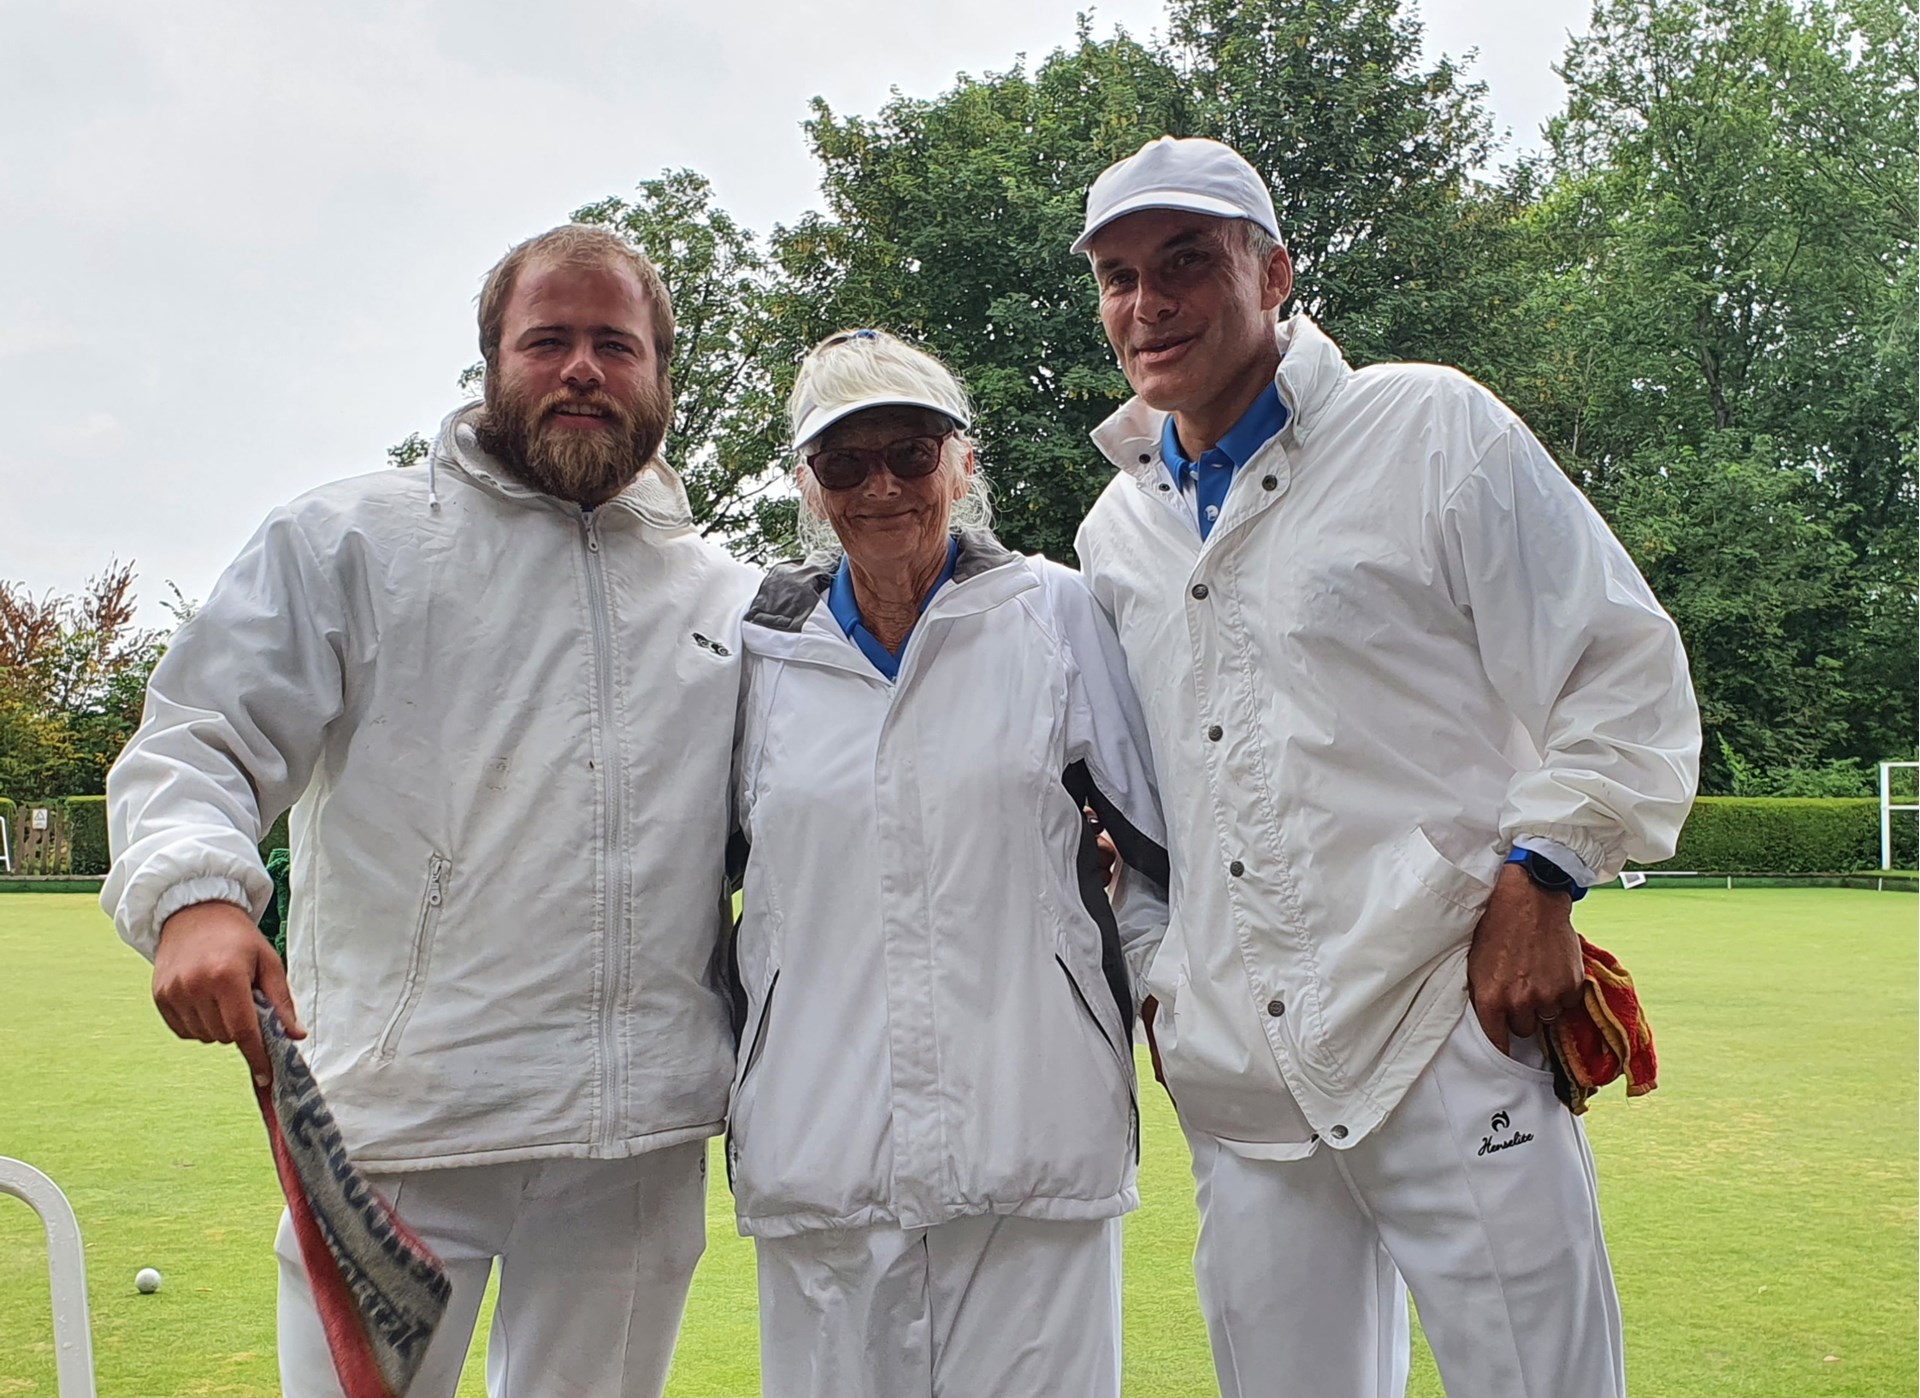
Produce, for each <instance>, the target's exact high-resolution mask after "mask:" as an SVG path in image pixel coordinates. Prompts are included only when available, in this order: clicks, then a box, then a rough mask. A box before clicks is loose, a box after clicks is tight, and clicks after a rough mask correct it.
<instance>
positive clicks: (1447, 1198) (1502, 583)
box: [1074, 138, 1700, 1398]
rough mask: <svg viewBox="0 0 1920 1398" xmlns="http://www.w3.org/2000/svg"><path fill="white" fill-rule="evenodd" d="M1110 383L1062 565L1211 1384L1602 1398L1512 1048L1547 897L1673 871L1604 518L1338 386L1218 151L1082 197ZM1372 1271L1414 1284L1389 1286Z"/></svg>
mask: <svg viewBox="0 0 1920 1398" xmlns="http://www.w3.org/2000/svg"><path fill="white" fill-rule="evenodd" d="M1074 250H1075V251H1076V252H1081V251H1084V252H1086V253H1087V254H1088V255H1089V257H1090V259H1091V261H1092V265H1093V272H1094V277H1095V279H1096V281H1097V282H1098V284H1099V293H1100V312H1101V317H1102V320H1103V322H1104V324H1105V327H1106V331H1107V336H1108V338H1109V340H1110V341H1111V342H1112V344H1113V347H1114V352H1115V354H1116V355H1117V356H1118V357H1119V361H1120V366H1121V368H1122V369H1123V370H1124V371H1125V372H1126V375H1127V378H1128V381H1129V382H1130V383H1131V384H1132V386H1133V388H1134V390H1135V392H1136V394H1137V395H1138V396H1136V397H1135V398H1134V399H1132V400H1131V401H1130V402H1128V403H1127V404H1126V405H1125V406H1124V407H1123V408H1121V409H1120V410H1119V411H1118V412H1117V413H1115V414H1114V415H1113V416H1112V417H1111V418H1110V419H1108V421H1107V422H1105V423H1104V424H1102V425H1101V427H1100V428H1099V429H1098V430H1097V431H1096V432H1095V433H1094V440H1095V441H1096V442H1097V443H1098V444H1099V446H1100V448H1101V450H1102V451H1103V452H1105V453H1106V455H1107V456H1108V458H1109V459H1110V460H1112V462H1113V463H1114V464H1115V465H1116V466H1117V467H1119V468H1120V469H1119V473H1118V475H1116V476H1115V478H1114V480H1113V481H1112V483H1111V484H1110V485H1109V486H1108V487H1107V489H1106V491H1105V492H1104V493H1103V494H1102V496H1101V497H1100V500H1099V501H1098V502H1097V503H1096V504H1095V506H1094V508H1093V510H1092V511H1091V512H1090V513H1089V515H1088V516H1087V520H1086V523H1085V524H1084V525H1083V526H1082V528H1081V531H1080V534H1079V538H1078V541H1077V547H1078V550H1079V554H1080V559H1081V563H1082V565H1083V566H1084V567H1085V569H1086V570H1087V574H1088V577H1089V579H1090V580H1091V582H1092V585H1093V588H1094V592H1095V595H1096V596H1097V597H1098V598H1099V599H1100V601H1101V603H1102V605H1103V606H1104V607H1105V608H1106V609H1107V611H1108V612H1109V613H1110V614H1111V616H1112V617H1113V619H1114V622H1115V624H1116V625H1117V627H1118V629H1119V634H1120V638H1121V642H1122V645H1123V646H1124V648H1125V650H1126V653H1127V661H1128V666H1129V669H1130V671H1131V674H1132V678H1133V682H1134V685H1135V687H1136V688H1137V689H1138V690H1139V693H1140V696H1141V699H1142V701H1143V703H1144V706H1145V708H1146V712H1147V719H1148V724H1149V727H1150V730H1151V733H1152V738H1153V749H1154V755H1155V760H1156V763H1157V765H1158V766H1159V767H1160V776H1161V782H1162V794H1163V797H1164V800H1165V804H1166V816H1167V825H1168V831H1169V846H1170V849H1171V852H1172V857H1173V870H1172V888H1173V902H1174V906H1173V918H1172V925H1171V927H1170V928H1169V930H1168V932H1167V936H1166V940H1165V943H1164V944H1163V947H1162V950H1161V951H1160V953H1159V954H1158V956H1157V958H1156V959H1155V961H1154V962H1153V964H1152V967H1151V969H1150V971H1149V973H1148V977H1147V987H1146V989H1147V991H1148V993H1149V994H1151V995H1152V996H1153V997H1154V1001H1155V1002H1156V1014H1155V1017H1154V1018H1153V1019H1152V1020H1150V1021H1149V1022H1150V1025H1151V1028H1152V1031H1153V1033H1154V1035H1155V1038H1156V1041H1157V1049H1158V1054H1159V1058H1160V1061H1161V1063H1162V1065H1163V1071H1164V1075H1165V1081H1166V1084H1167V1087H1168V1090H1169V1092H1170V1093H1171V1094H1172V1096H1173V1099H1174V1102H1175V1104H1176V1106H1177V1108H1178V1110H1179V1113H1180V1118H1181V1122H1182V1125H1183V1127H1184V1129H1185V1131H1186V1133H1187V1136H1188V1139H1189V1142H1190V1145H1191V1147H1192V1151H1193V1162H1194V1178H1195V1181H1196V1184H1197V1186H1198V1194H1199V1205H1200V1215H1201V1223H1200V1240H1199V1246H1198V1248H1197V1250H1196V1254H1195V1259H1194V1266H1195V1271H1196V1274H1197V1278H1198V1282H1199V1291H1200V1299H1201V1304H1202V1307H1203V1309H1204V1310H1205V1312H1206V1318H1207V1324H1208V1329H1209V1332H1210V1335H1211V1338H1212V1342H1213V1350H1214V1362H1215V1366H1216V1368H1217V1370H1218V1373H1219V1379H1220V1387H1221V1391H1222V1393H1223V1394H1224V1395H1226V1396H1227V1398H1253V1395H1260V1396H1261V1398H1273V1395H1287V1398H1293V1396H1294V1395H1298V1398H1375V1395H1393V1394H1398V1393H1401V1392H1402V1391H1404V1387H1405V1382H1406V1368H1407V1362H1408V1360H1407V1350H1408V1340H1407V1311H1406V1288H1407V1287H1409V1286H1410V1287H1411V1289H1412V1292H1413V1296H1414V1299H1415V1300H1416V1301H1417V1302H1418V1304H1419V1309H1420V1318H1421V1322H1422V1326H1423V1328H1424V1329H1425V1331H1426V1334H1427V1337H1428V1339H1429V1341H1430V1342H1431V1344H1432V1347H1433V1351H1434V1354H1435V1357H1436V1358H1437V1360H1438V1362H1439V1367H1440V1372H1441V1376H1442V1378H1443V1379H1444V1381H1445V1383H1446V1385H1447V1390H1448V1391H1449V1392H1450V1393H1457V1394H1471V1395H1473V1398H1522V1395H1525V1396H1526V1398H1545V1395H1549V1394H1551V1395H1553V1396H1554V1398H1614V1395H1619V1394H1621V1393H1623V1392H1624V1391H1625V1379H1624V1371H1623V1366H1622V1355H1621V1327H1620V1313H1619V1305H1618V1301H1617V1298H1616V1295H1615V1291H1614V1285H1613V1279H1612V1274H1611V1272H1610V1269H1609V1266H1608V1262H1607V1253H1606V1245H1605V1242H1604V1240H1603V1238H1602V1235H1601V1228H1600V1216H1599V1209H1598V1204H1597V1197H1596V1192H1595V1183H1594V1171H1593V1163H1592V1158H1591V1156H1590V1155H1589V1154H1588V1151H1587V1146H1586V1141H1585V1137H1584V1135H1583V1134H1582V1131H1581V1129H1580V1126H1579V1123H1578V1122H1577V1121H1576V1120H1575V1118H1574V1117H1573V1116H1572V1115H1571V1114H1570V1113H1569V1112H1568V1111H1567V1109H1566V1108H1565V1107H1563V1106H1562V1105H1561V1104H1560V1102H1559V1101H1558V1100H1557V1099H1556V1095H1555V1090H1554V1080H1553V1076H1552V1073H1551V1071H1550V1068H1549V1065H1548V1063H1547V1062H1546V1059H1545V1055H1544V1053H1543V1050H1542V1047H1541V1043H1540V1039H1541V1037H1543V1036H1542V1034H1541V1025H1542V1024H1543V1023H1545V1022H1547V1021H1550V1020H1552V1019H1553V1018H1554V1017H1556V1016H1557V1015H1558V1014H1559V1013H1560V1011H1561V1009H1562V1007H1566V1006H1571V1005H1574V1004H1576V1003H1578V1000H1579V995H1580V990H1581V985H1582V980H1583V970H1582V953H1581V948H1580V945H1579V941H1578V938H1577V937H1576V935H1575V934H1574V931H1573V928H1572V924H1571V919H1570V909H1571V907H1572V904H1573V901H1574V900H1575V899H1576V898H1578V897H1579V896H1580V895H1581V893H1582V892H1584V890H1585V888H1586V887H1588V886H1590V885H1593V884H1595V883H1598V882H1600V881H1602V880H1604V879H1608V878H1611V877H1613V876H1614V875H1616V874H1617V873H1618V872H1619V870H1620V868H1621V866H1622V864H1623V863H1624V862H1625V861H1627V860H1628V859H1639V860H1655V859H1661V858H1664V857H1666V856H1667V855H1669V854H1670V853H1671V852H1672V850H1673V847H1674V841H1675V839H1676V837H1677V835H1678V832H1679V829H1680V825H1681V822H1682V821H1683V820H1684V818H1685V816H1686V813H1687V810H1688V806H1689V803H1690V801H1691V799H1692V795H1693V789H1694V782H1695V778H1696V774H1697V767H1698V756H1699V742H1700V734H1699V720H1698V714H1697V712H1696V710H1695V707H1694V702H1693V697H1692V692H1691V689H1690V686H1689V683H1688V678H1687V664H1686V656H1685V654H1684V652H1683V651H1682V649H1681V645H1680V638H1679V635H1678V634H1677V632H1676V631H1675V628H1674V626H1673V623H1672V622H1671V621H1670V620H1669V619H1668V618H1667V616H1666V614H1665V613H1664V612H1663V611H1662V610H1661V609H1660V606H1659V604H1658V603H1657V602H1655V600H1654V598H1653V596H1652V595H1651V593H1650V592H1649V591H1648V589H1647V586H1646V584H1645V582H1644V581H1643V580H1642V579H1641V578H1640V576H1639V574H1638V572H1636V571H1635V569H1634V566H1633V564H1632V562H1631V561H1630V560H1629V558H1628V557H1627V554H1626V552H1625V551H1624V550H1623V549H1622V548H1621V546H1620V544H1619V543H1618V542H1617V541H1616V540H1615V539H1614V537H1613V535H1612V534H1611V533H1610V532H1609V531H1608V529H1607V527H1606V525H1605V523H1604V522H1603V521H1602V520H1601V519H1600V517H1599V515H1598V514H1596V513H1595V512H1594V510H1593V508H1592V507H1591V506H1590V505H1589V504H1588V503H1587V501H1586V500H1585V499H1584V498H1583V497H1582V496H1581V494H1580V492H1579V491H1578V490H1577V489H1576V488H1575V487H1574V486H1573V484H1572V483H1571V482H1570V481H1569V480H1568V479H1567V477H1566V476H1565V475H1564V474H1563V473H1562V472H1561V471H1560V469H1559V468H1558V467H1557V466H1556V465H1555V464H1554V462H1553V460H1552V459H1551V458H1550V457H1549V456H1548V454H1547V452H1546V451H1545V449H1544V448H1542V447H1541V445H1540V443H1539V442H1538V441H1536V440H1535V439H1534V437H1533V435H1532V434H1531V433H1530V432H1529V431H1528V430H1527V428H1526V425H1525V424H1524V423H1522V422H1521V421H1520V420H1519V419H1518V418H1517V417H1516V416H1515V415H1514V414H1513V413H1512V412H1511V411H1510V410H1509V409H1508V408H1506V407H1505V406H1504V405H1503V404H1501V403H1500V401H1499V400H1498V399H1496V398H1495V397H1494V396H1493V395H1492V394H1491V393H1489V392H1488V391H1487V390H1486V389H1485V388H1483V387H1481V386H1480V385H1478V384H1476V383H1474V382H1473V381H1472V380H1470V379H1468V378H1466V377H1465V376H1463V375H1461V374H1459V373H1457V372H1455V371H1453V370H1450V369H1443V368H1438V367H1435V366H1432V365H1425V364H1381V365H1375V366H1372V367H1370V368H1366V369H1362V370H1359V371H1357V372H1356V371H1355V370H1354V369H1352V368H1350V367H1349V366H1348V365H1347V363H1346V362H1345V360H1344V359H1343V358H1342V357H1341V354H1340V351H1339V349H1338V347H1337V346H1336V345H1335V344H1334V343H1333V341H1331V340H1330V339H1329V338H1328V337H1327V336H1326V334H1325V333H1324V332H1322V331H1321V329H1320V328H1319V327H1318V326H1317V325H1315V324H1314V323H1313V322H1312V321H1311V320H1310V319H1308V318H1307V317H1306V316H1305V315H1304V314H1299V313H1295V314H1293V315H1291V316H1288V317H1287V318H1285V319H1279V318H1278V312H1279V311H1280V310H1281V308H1282V307H1283V306H1285V305H1286V303H1287V301H1288V298H1289V296H1290V293H1291V291H1292V281H1293V272H1292V265H1291V262H1290V260H1289V258H1288V256H1287V252H1286V250H1285V248H1284V247H1283V246H1282V245H1281V243H1280V236H1279V225H1278V222H1277V221H1276V219H1275V217H1274V208H1273V201H1272V198H1271V196H1270V195H1269V194H1268V192H1267V189H1266V187H1265V185H1264V183H1263V182H1262V181H1261V179H1260V177H1259V175H1258V174H1256V173H1255V171H1254V169H1253V168H1252V166H1250V165H1249V164H1248V163H1247V162H1246V161H1245V160H1244V159H1242V158H1241V157H1240V156H1239V155H1238V154H1237V153H1235V152H1234V151H1232V150H1230V149H1228V148H1227V147H1225V146H1223V145H1220V144H1218V143H1216V142H1213V141H1204V140H1174V139H1171V138H1162V139H1160V140H1157V141H1154V142H1151V143H1149V144H1148V145H1146V146H1145V147H1143V148H1142V149H1141V151H1140V152H1139V153H1138V154H1137V155H1135V156H1133V157H1131V158H1130V159H1127V160H1123V161H1121V162H1119V163H1118V164H1116V165H1114V166H1113V167H1111V168H1110V169H1108V170H1107V171H1106V172H1105V173H1104V174H1103V175H1101V176H1100V178H1099V179H1098V180H1097V181H1096V182H1095V184H1094V186H1093V189H1092V191H1091V192H1090V193H1089V195H1088V199H1087V220H1086V229H1085V231H1084V233H1082V235H1081V237H1080V239H1079V240H1078V242H1076V243H1075V244H1074ZM1403 1278H1404V1283H1403V1280H1402V1279H1403Z"/></svg>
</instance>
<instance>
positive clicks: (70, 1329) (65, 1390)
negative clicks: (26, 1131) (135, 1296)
mask: <svg viewBox="0 0 1920 1398" xmlns="http://www.w3.org/2000/svg"><path fill="white" fill-rule="evenodd" d="M0 1194H11V1195H12V1196H13V1197H14V1198H16V1199H24V1200H25V1201H26V1203H27V1207H28V1208H30V1209H32V1210H33V1211H34V1212H35V1213H37V1214H39V1215H40V1222H41V1223H42V1224H44V1225H45V1226H46V1230H47V1272H48V1275H49V1276H50V1278H51V1280H52V1283H53V1346H54V1373H55V1375H56V1376H57V1377H58V1378H59V1381H60V1398H95V1392H96V1390H95V1389H94V1386H93V1323H92V1320H91V1319H90V1318H89V1316H88V1314H87V1255H86V1253H85V1252H84V1251H82V1249H81V1247H80V1221H79V1220H78V1219H76V1218H75V1217H74V1216H73V1205H71V1204H69V1203H68V1202H67V1196H66V1195H64V1194H62V1193H61V1192H60V1186H59V1185H57V1184H55V1183H54V1182H53V1181H52V1180H50V1179H48V1178H47V1177H46V1176H45V1175H43V1174H41V1173H40V1172H39V1171H38V1170H36V1169H34V1168H33V1166H31V1165H29V1164H27V1163H26V1162H25V1161H23V1160H12V1159H9V1158H8V1157H6V1156H4V1155H0Z"/></svg>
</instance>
